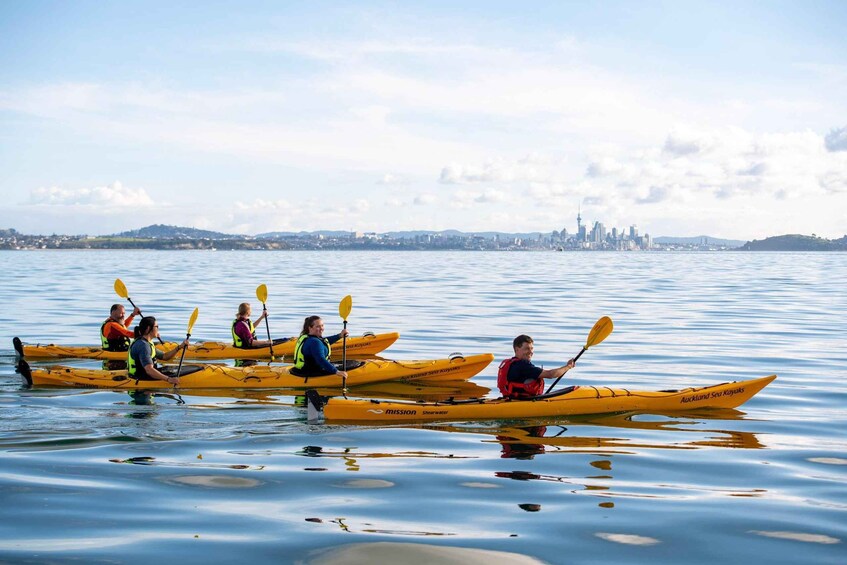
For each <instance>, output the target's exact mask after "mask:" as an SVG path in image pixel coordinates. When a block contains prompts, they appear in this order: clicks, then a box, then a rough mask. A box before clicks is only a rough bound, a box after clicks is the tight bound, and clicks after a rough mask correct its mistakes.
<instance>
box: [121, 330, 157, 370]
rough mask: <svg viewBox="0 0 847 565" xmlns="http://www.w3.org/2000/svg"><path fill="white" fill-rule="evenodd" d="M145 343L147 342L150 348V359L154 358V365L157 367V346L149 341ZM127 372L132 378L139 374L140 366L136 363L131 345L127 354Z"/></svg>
mask: <svg viewBox="0 0 847 565" xmlns="http://www.w3.org/2000/svg"><path fill="white" fill-rule="evenodd" d="M139 339H140V338H139ZM136 341H138V340H135V339H134V340H132V343H135V342H136ZM144 341H147V344H148V345H149V346H150V357H152V358H153V365H154V366H155V364H156V346H155V345H153V342H152V341H148V340H144ZM126 370H127V374H129V376H130V377H131V378H132V377H135V375H136V373H137V372H138V365H137V364H136V362H135V358H134V357H133V356H132V346H131V345H130V351H129V352H128V353H127V356H126ZM142 376H143V375H142Z"/></svg>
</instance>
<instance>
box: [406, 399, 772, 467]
mask: <svg viewBox="0 0 847 565" xmlns="http://www.w3.org/2000/svg"><path fill="white" fill-rule="evenodd" d="M743 416H744V413H743V412H740V411H737V410H720V411H717V410H713V411H710V412H704V413H700V414H698V413H687V414H685V415H684V416H680V415H679V414H672V415H661V414H649V415H642V414H612V415H603V416H593V417H579V418H572V419H571V420H570V421H568V426H569V427H564V426H562V425H561V424H542V425H534V426H519V425H512V424H508V423H496V424H491V425H482V426H480V425H475V424H447V425H436V424H422V425H420V426H414V427H422V428H426V429H431V430H439V431H444V432H450V433H463V434H479V435H484V436H492V437H493V438H494V440H493V441H495V442H497V443H499V444H500V446H501V455H500V456H501V457H502V458H512V459H532V458H533V457H534V456H536V455H541V454H544V453H551V452H557V451H575V450H586V449H588V450H591V451H596V450H598V449H602V450H608V451H609V452H612V453H615V452H617V453H631V452H632V451H629V450H635V449H643V448H652V449H698V448H700V447H723V448H731V449H762V448H764V447H765V446H764V445H763V444H762V443H761V442H760V441H759V439H758V437H757V436H756V434H755V433H752V432H745V431H739V430H732V429H727V428H728V426H726V427H724V428H723V429H715V428H712V427H708V428H706V427H704V426H706V425H708V422H709V421H712V420H714V421H726V420H742V419H744V418H743ZM597 427H599V428H616V429H619V430H621V431H622V432H623V431H625V430H638V431H639V432H640V431H649V432H654V433H651V434H650V439H649V440H645V439H638V440H636V439H635V438H634V437H625V436H624V435H623V434H621V435H600V434H599V433H598V432H599V430H594V429H593V428H597ZM589 432H593V433H589ZM680 433H682V434H684V435H696V436H697V437H696V438H692V439H679V437H680V436H679V434H680ZM488 441H491V440H483V442H484V443H485V442H488ZM622 448H626V450H622ZM606 464H607V463H601V465H606ZM609 465H610V464H609ZM600 468H603V467H600Z"/></svg>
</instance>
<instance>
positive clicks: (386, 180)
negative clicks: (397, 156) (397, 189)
mask: <svg viewBox="0 0 847 565" xmlns="http://www.w3.org/2000/svg"><path fill="white" fill-rule="evenodd" d="M408 183H409V181H408V180H407V179H406V177H404V176H403V175H398V174H395V173H385V174H384V175H382V178H381V179H379V181H377V184H384V185H405V184H408Z"/></svg>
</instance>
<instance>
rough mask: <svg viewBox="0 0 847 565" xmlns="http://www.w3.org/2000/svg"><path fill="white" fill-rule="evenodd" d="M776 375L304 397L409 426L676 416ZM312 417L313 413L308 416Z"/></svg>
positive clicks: (338, 413)
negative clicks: (491, 391)
mask: <svg viewBox="0 0 847 565" xmlns="http://www.w3.org/2000/svg"><path fill="white" fill-rule="evenodd" d="M775 378H776V375H771V376H769V377H763V378H760V379H753V380H749V381H736V382H731V383H723V384H718V385H711V386H703V387H694V388H686V389H682V390H672V391H670V390H665V391H656V392H645V391H636V390H629V389H623V388H614V389H613V388H609V387H603V386H579V387H569V388H567V389H564V390H562V391H558V392H554V393H551V394H549V395H542V396H540V397H536V398H535V399H532V400H506V399H503V398H497V399H474V400H461V401H454V402H394V401H377V400H348V399H344V398H330V399H329V400H327V401H326V403H325V404H324V405H323V406H319V405H315V404H316V403H318V404H320V403H322V402H321V401H322V399H321V398H320V397H319V395H317V394H311V391H310V393H309V394H308V395H307V397H308V398H309V400H310V402H311V403H312V406H313V408H317V409H320V408H323V416H324V418H325V419H326V420H328V421H330V420H331V421H338V422H342V421H345V422H409V421H431V420H496V419H519V418H536V417H547V416H571V415H578V414H605V413H613V412H677V411H681V410H694V409H701V408H735V407H737V406H740V405H741V404H743V403H744V402H746V401H747V400H749V399H750V398H752V397H753V395H755V394H756V393H757V392H759V391H760V390H762V389H763V388H764V387H765V386H767V385H768V384H769V383H770V382H771V381H773V380H774V379H775ZM312 413H313V412H312Z"/></svg>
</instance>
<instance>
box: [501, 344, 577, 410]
mask: <svg viewBox="0 0 847 565" xmlns="http://www.w3.org/2000/svg"><path fill="white" fill-rule="evenodd" d="M512 347H513V349H514V350H515V356H514V357H512V358H510V359H506V360H505V361H503V362H502V363H500V369H499V370H498V371H497V387H498V388H499V389H500V393H501V394H502V395H503V396H504V397H505V398H511V399H515V400H521V399H527V398H532V397H534V396H538V395H539V394H543V393H544V379H548V378H549V379H558V378H559V377H561V376H562V375H564V374H565V373H567V372H568V371H570V370H571V369H573V367H574V360H573V359H571V360H569V361H568V362H567V363H566V364H565V365H562V366H561V367H557V368H556V369H544V368H542V367H537V366H535V365H533V364H532V362H531V361H532V354H533V352H534V349H535V345H534V342H533V341H532V338H531V337H529V336H528V335H524V334H521V335H519V336H518V337H516V338H515V339H514V341H513V342H512Z"/></svg>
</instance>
